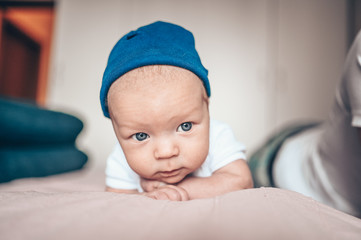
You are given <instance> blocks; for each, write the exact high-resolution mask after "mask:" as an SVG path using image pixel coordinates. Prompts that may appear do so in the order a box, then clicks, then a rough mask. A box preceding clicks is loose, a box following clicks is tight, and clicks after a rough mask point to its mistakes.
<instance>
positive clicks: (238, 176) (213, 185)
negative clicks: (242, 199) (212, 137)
mask: <svg viewBox="0 0 361 240" xmlns="http://www.w3.org/2000/svg"><path fill="white" fill-rule="evenodd" d="M178 187H181V188H183V189H185V191H186V192H187V193H188V195H189V199H197V198H208V197H214V196H217V195H221V194H224V193H228V192H232V191H236V190H241V189H246V188H252V187H253V181H252V175H251V172H250V170H249V167H248V165H247V163H246V161H244V160H242V159H240V160H237V161H234V162H231V163H229V164H227V165H226V166H224V167H222V168H220V169H218V170H217V171H215V172H214V173H213V174H212V176H210V177H205V178H200V177H187V178H186V179H184V180H183V181H182V182H180V183H179V184H178Z"/></svg>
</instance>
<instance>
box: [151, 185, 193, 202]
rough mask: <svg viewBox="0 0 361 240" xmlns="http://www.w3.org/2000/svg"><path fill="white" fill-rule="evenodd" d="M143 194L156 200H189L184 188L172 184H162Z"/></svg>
mask: <svg viewBox="0 0 361 240" xmlns="http://www.w3.org/2000/svg"><path fill="white" fill-rule="evenodd" d="M144 195H145V196H147V197H150V198H153V199H157V200H171V201H187V200H189V196H188V193H187V192H186V190H184V189H183V188H181V187H177V186H174V185H164V186H161V187H159V188H157V189H155V190H153V191H149V192H145V193H144Z"/></svg>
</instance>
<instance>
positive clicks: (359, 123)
mask: <svg viewBox="0 0 361 240" xmlns="http://www.w3.org/2000/svg"><path fill="white" fill-rule="evenodd" d="M343 81H345V88H346V93H345V94H344V95H345V98H346V100H345V102H346V103H348V104H346V105H349V108H350V112H351V115H352V123H351V124H352V126H353V127H361V94H360V93H361V31H360V32H359V33H358V35H357V36H356V38H355V40H354V42H353V44H352V46H351V49H350V51H349V53H348V55H347V58H346V61H345V68H344V74H343Z"/></svg>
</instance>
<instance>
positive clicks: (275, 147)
mask: <svg viewBox="0 0 361 240" xmlns="http://www.w3.org/2000/svg"><path fill="white" fill-rule="evenodd" d="M318 124H319V123H307V124H305V123H303V124H301V123H294V124H292V125H289V126H286V127H284V128H282V129H280V130H278V131H276V132H275V133H273V134H272V135H271V136H270V137H269V138H268V139H267V140H266V141H265V143H264V144H263V145H262V146H260V147H259V148H258V149H257V150H256V151H255V152H254V153H253V154H251V157H250V159H249V161H248V164H249V167H250V170H251V172H252V177H253V183H254V186H255V187H275V184H274V182H273V179H272V166H273V162H274V160H275V158H276V155H277V153H278V151H279V149H280V148H281V146H282V144H283V143H284V141H286V140H287V139H288V138H290V137H292V136H295V135H296V134H298V133H301V132H302V131H305V130H307V129H310V128H312V127H315V126H317V125H318Z"/></svg>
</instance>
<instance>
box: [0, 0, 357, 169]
mask: <svg viewBox="0 0 361 240" xmlns="http://www.w3.org/2000/svg"><path fill="white" fill-rule="evenodd" d="M0 7H1V8H0V45H1V49H0V95H5V96H12V97H18V98H22V99H27V100H29V101H33V102H36V103H37V104H39V105H41V106H45V107H47V108H50V109H54V110H57V111H63V112H66V113H70V114H73V115H75V116H77V117H79V118H80V119H81V120H83V122H84V124H85V128H84V130H83V131H82V133H81V135H80V136H79V138H78V140H77V145H78V146H79V148H80V149H82V150H84V151H85V152H86V153H87V154H88V155H89V164H90V165H92V166H95V167H104V166H105V161H106V158H107V156H108V154H109V153H110V151H111V150H112V148H113V147H114V144H115V141H116V138H115V135H114V133H113V129H112V126H111V122H110V120H109V119H107V118H105V117H103V115H102V111H101V108H100V103H99V90H100V86H101V79H102V74H103V71H104V69H105V66H106V61H107V58H108V55H109V53H110V51H111V49H112V47H113V46H114V44H115V43H116V41H117V40H118V39H119V38H120V37H121V36H122V35H124V34H126V33H128V32H129V31H130V30H134V29H137V28H138V27H140V26H142V25H146V24H149V23H151V22H154V21H157V20H163V21H169V22H173V23H176V24H179V25H181V26H183V27H185V28H186V29H188V30H190V31H192V32H193V34H194V36H195V39H196V48H197V50H198V52H199V54H200V56H201V59H202V62H203V64H204V65H205V67H206V68H207V69H208V70H209V79H210V81H211V89H212V97H211V105H210V111H211V116H212V117H213V118H214V119H217V120H220V121H224V122H226V123H228V124H230V125H231V127H232V128H233V129H234V131H235V134H236V137H237V138H238V139H239V140H240V141H241V142H243V143H244V144H245V145H246V146H247V149H248V152H247V155H250V154H251V153H252V152H253V151H254V150H255V149H256V148H257V147H258V146H259V145H261V144H262V143H263V142H264V141H265V140H266V138H267V136H269V135H270V134H271V133H272V132H274V131H275V130H276V129H278V128H280V127H282V126H285V125H287V124H290V123H293V122H307V121H322V120H324V119H326V118H327V114H328V112H329V109H330V106H331V104H332V101H333V98H334V91H335V87H336V85H337V83H338V82H339V80H340V76H341V74H342V67H343V62H344V59H345V56H346V53H347V50H348V47H349V46H350V44H351V42H352V39H353V38H354V36H355V35H356V33H357V31H358V29H360V27H361V1H360V0H197V1H195V0H182V1H179V0H102V1H101V0H57V1H45V0H44V1H40V0H38V1H0Z"/></svg>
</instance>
